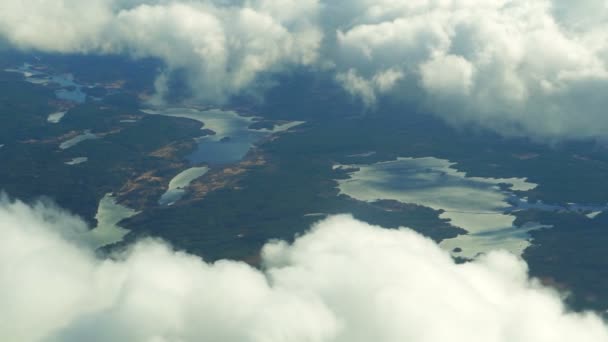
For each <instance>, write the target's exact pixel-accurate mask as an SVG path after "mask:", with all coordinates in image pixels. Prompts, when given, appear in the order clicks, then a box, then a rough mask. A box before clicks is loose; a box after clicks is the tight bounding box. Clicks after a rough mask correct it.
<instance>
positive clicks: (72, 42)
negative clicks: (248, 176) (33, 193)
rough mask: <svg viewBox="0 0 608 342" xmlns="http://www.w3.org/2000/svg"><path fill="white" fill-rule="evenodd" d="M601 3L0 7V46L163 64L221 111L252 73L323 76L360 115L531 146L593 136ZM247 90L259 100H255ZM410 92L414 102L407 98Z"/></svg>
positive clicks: (504, 0) (599, 125)
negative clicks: (405, 117) (393, 104)
mask: <svg viewBox="0 0 608 342" xmlns="http://www.w3.org/2000/svg"><path fill="white" fill-rule="evenodd" d="M607 6H608V4H607V3H606V1H605V0H581V1H575V2H573V1H568V0H537V1H532V2H531V1H527V0H415V1H395V0H348V1H347V0H333V1H329V0H300V1H297V0H282V1H281V0H241V1H225V0H198V1H196V0H91V1H86V2H83V1H78V0H57V1H53V2H50V1H45V0H32V1H27V2H25V1H20V0H5V1H3V2H2V4H0V37H4V38H5V39H6V40H8V41H9V42H11V43H12V44H13V45H15V46H17V47H20V48H22V49H38V50H43V51H48V52H59V53H67V52H70V53H97V54H129V55H131V56H134V57H136V58H138V57H156V58H160V59H162V60H163V61H164V62H165V64H166V66H167V69H166V70H165V71H164V73H163V74H161V75H160V76H159V78H158V80H157V82H156V85H157V90H158V91H159V93H160V94H161V95H162V93H163V92H164V91H166V90H167V80H168V79H169V78H170V76H171V74H172V73H174V72H176V71H178V72H179V71H186V72H185V74H186V75H187V77H188V80H189V82H190V85H191V87H192V89H193V92H194V93H195V95H196V96H198V97H199V98H200V99H202V100H205V101H208V102H222V101H225V100H227V99H228V98H229V97H230V95H233V94H236V93H239V92H241V91H250V90H251V89H258V88H259V87H260V85H259V84H256V79H258V78H259V76H260V75H264V74H268V73H277V72H282V71H285V70H288V69H289V68H293V67H296V66H303V65H304V66H312V67H313V68H312V69H314V70H317V71H319V72H333V73H335V76H336V80H337V82H339V83H340V84H342V85H343V86H344V88H345V90H346V91H348V92H350V93H351V94H353V95H355V96H358V97H360V98H361V99H362V100H363V102H364V104H366V105H367V106H370V107H373V106H374V105H375V104H376V102H377V101H378V100H379V98H380V97H383V96H396V97H398V98H402V97H403V96H404V95H407V93H411V92H412V91H413V92H414V93H415V94H410V96H409V97H415V98H417V101H420V102H421V103H422V104H424V105H425V106H426V107H427V108H428V109H429V111H430V112H433V113H436V114H437V115H439V116H441V117H443V118H444V119H445V120H447V121H449V122H452V123H454V124H458V125H463V124H464V125H469V124H476V125H480V126H482V127H486V128H489V129H493V130H495V131H497V132H499V133H502V134H504V135H515V136H530V137H533V138H538V139H544V140H559V139H569V138H602V139H605V137H606V135H605V132H606V131H607V129H608V119H607V118H608V117H607V116H606V115H605V112H604V108H605V107H606V105H607V103H606V101H607V100H606V97H605V96H604V94H605V93H606V91H607V90H608V7H607ZM258 90H259V89H258ZM419 94H421V95H419Z"/></svg>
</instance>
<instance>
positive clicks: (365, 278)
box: [0, 199, 608, 342]
mask: <svg viewBox="0 0 608 342" xmlns="http://www.w3.org/2000/svg"><path fill="white" fill-rule="evenodd" d="M85 230H86V227H85V225H84V223H82V221H80V220H79V219H77V218H74V217H72V216H70V215H69V214H67V213H65V212H62V211H60V210H58V209H56V208H53V207H52V206H48V205H44V204H38V205H36V206H35V207H33V208H32V207H29V206H27V205H24V204H23V203H20V202H13V203H11V202H8V201H7V200H6V199H4V200H2V204H1V205H0V234H2V237H3V238H2V239H1V240H0V302H2V306H1V307H0V339H1V340H3V341H23V342H30V341H31V342H33V341H82V340H87V341H134V342H137V341H167V342H169V341H180V342H187V341H259V342H262V341H264V342H269V341H277V342H278V341H281V342H284V341H294V342H296V341H328V342H329V341H348V342H357V341H412V342H427V341H428V342H435V341H444V340H450V341H471V342H475V341H480V342H481V341H483V342H499V341H504V342H507V341H508V342H517V341H522V342H524V341H525V342H527V341H537V342H543V341H547V342H549V341H550V342H559V341H568V342H570V341H593V342H598V341H608V329H607V327H606V326H605V325H604V324H603V323H602V321H601V320H600V319H599V318H598V317H597V316H595V315H593V314H582V315H579V314H572V313H566V312H565V310H564V307H563V305H562V303H561V301H560V299H559V296H558V295H557V294H556V293H555V292H553V291H552V290H550V289H547V288H543V287H542V286H540V285H539V284H538V283H537V282H536V281H534V280H530V279H529V278H528V276H527V269H526V265H525V264H524V263H523V262H522V261H521V260H518V259H516V258H515V257H513V256H511V255H509V254H506V253H500V252H498V253H492V254H490V255H487V256H486V257H483V258H481V259H479V260H478V261H475V262H473V263H469V264H465V265H456V264H454V262H453V261H452V260H451V258H450V257H449V256H448V255H447V254H446V253H445V252H443V251H442V250H441V249H440V248H439V247H438V246H437V245H436V244H435V243H434V242H432V241H431V240H428V239H426V238H423V237H421V236H420V235H418V234H416V233H414V232H412V231H410V230H407V229H401V230H385V229H382V228H379V227H374V226H370V225H368V224H366V223H362V222H358V221H355V220H354V219H352V218H351V217H348V216H337V217H332V218H329V219H327V220H325V221H322V222H320V223H318V224H317V225H316V226H314V227H313V228H312V230H311V231H310V232H308V233H307V234H305V235H303V236H301V237H299V238H298V239H297V240H296V241H295V242H294V243H293V244H291V245H290V244H287V243H285V242H280V241H276V242H271V243H268V244H267V245H266V246H265V247H264V249H263V252H262V260H263V264H264V267H263V270H258V269H255V268H252V267H250V266H248V265H246V264H244V263H240V262H234V261H219V262H217V263H214V264H208V263H205V262H203V261H202V260H200V259H199V258H197V257H195V256H192V255H187V254H184V253H180V252H175V251H173V250H172V249H171V248H169V247H168V246H167V245H166V244H164V243H162V242H160V241H155V240H146V241H141V242H139V243H137V244H136V245H134V246H132V247H131V248H130V249H129V250H128V251H127V252H124V253H122V254H120V255H115V256H113V257H112V258H99V257H97V256H95V255H94V253H93V252H92V251H91V250H89V249H87V248H86V246H85V245H81V244H80V243H79V242H78V239H77V238H76V237H77V236H78V235H79V234H81V233H82V232H83V231H85Z"/></svg>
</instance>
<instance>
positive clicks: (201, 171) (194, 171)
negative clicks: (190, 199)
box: [158, 166, 209, 205]
mask: <svg viewBox="0 0 608 342" xmlns="http://www.w3.org/2000/svg"><path fill="white" fill-rule="evenodd" d="M207 172H209V168H208V167H206V166H203V167H193V168H190V169H187V170H185V171H183V172H181V173H180V174H178V175H177V176H175V177H174V178H173V179H172V180H171V182H169V189H168V190H167V192H165V193H164V194H163V195H162V196H161V198H160V200H159V201H158V204H160V205H173V204H174V203H175V202H177V201H179V200H180V199H181V198H182V197H183V196H184V194H186V188H187V187H188V186H189V185H190V183H192V182H193V181H194V180H196V179H197V178H200V177H202V176H203V175H205V174H206V173H207Z"/></svg>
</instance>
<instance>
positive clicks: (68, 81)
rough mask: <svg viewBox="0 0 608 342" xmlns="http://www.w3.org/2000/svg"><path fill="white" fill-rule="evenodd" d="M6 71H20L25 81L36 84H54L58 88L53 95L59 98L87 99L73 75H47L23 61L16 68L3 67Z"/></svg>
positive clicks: (75, 100)
mask: <svg viewBox="0 0 608 342" xmlns="http://www.w3.org/2000/svg"><path fill="white" fill-rule="evenodd" d="M5 71H8V72H16V73H20V74H22V75H23V76H24V77H25V81H26V82H29V83H32V84H38V85H45V86H46V85H50V84H56V85H58V86H59V87H60V89H57V90H55V96H56V97H57V99H59V100H64V101H69V102H75V103H84V102H86V100H87V94H86V93H85V92H84V91H83V88H84V87H85V86H84V85H82V84H79V83H77V82H75V81H74V75H72V74H64V75H49V74H47V73H44V72H42V71H40V70H36V69H35V68H34V66H33V65H31V64H29V63H24V64H23V65H22V66H20V67H18V68H9V69H5Z"/></svg>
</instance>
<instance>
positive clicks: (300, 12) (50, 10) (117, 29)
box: [0, 0, 321, 101]
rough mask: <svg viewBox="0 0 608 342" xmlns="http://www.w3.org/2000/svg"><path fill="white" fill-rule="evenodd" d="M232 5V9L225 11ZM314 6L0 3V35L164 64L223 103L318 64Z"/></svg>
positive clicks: (123, 0) (135, 0) (260, 0)
mask: <svg viewBox="0 0 608 342" xmlns="http://www.w3.org/2000/svg"><path fill="white" fill-rule="evenodd" d="M228 3H232V5H228ZM315 5H316V1H314V0H303V1H302V0H288V1H285V0H251V1H246V2H240V1H232V2H230V1H220V0H216V1H211V0H210V1H187V0H182V1H163V0H150V1H143V0H87V1H81V0H57V1H47V0H33V1H21V0H4V1H2V3H1V4H0V36H5V37H6V38H7V39H8V40H9V42H11V43H13V44H14V45H15V46H17V47H20V48H23V49H38V50H43V51H48V52H58V53H97V54H130V55H132V56H134V57H156V58H160V59H162V60H163V61H164V62H165V63H166V65H167V70H166V71H165V73H164V74H162V75H161V76H160V77H159V78H158V80H157V89H158V90H159V91H160V92H162V91H163V90H164V87H166V84H165V82H166V79H167V77H168V76H169V74H170V73H171V72H173V71H176V70H186V71H187V74H188V75H189V81H190V82H191V85H192V87H193V89H195V91H196V94H197V95H199V96H200V97H201V98H202V99H206V100H214V101H218V100H220V101H221V100H222V99H224V98H225V96H227V95H229V94H231V93H234V92H238V91H240V90H243V89H244V88H245V87H246V86H248V85H249V84H250V83H251V82H252V81H253V80H254V79H255V77H256V76H257V75H258V74H259V73H260V72H272V71H278V70H281V69H282V68H284V67H286V66H288V65H292V64H310V63H312V62H313V61H314V60H315V59H316V53H317V46H318V45H319V44H320V40H321V33H320V32H319V31H318V29H317V27H316V26H315V25H314V24H313V23H312V22H311V20H314V19H315V16H316V14H315V10H316V6H315Z"/></svg>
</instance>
